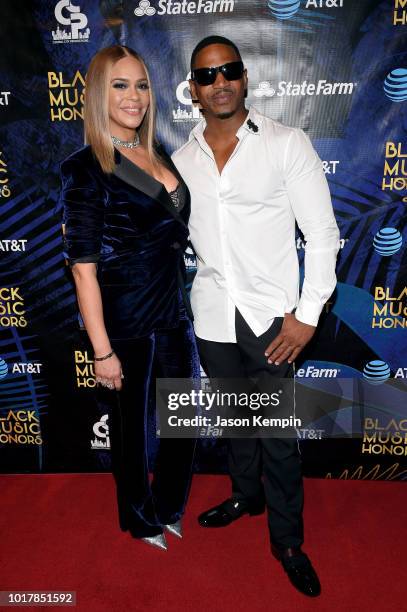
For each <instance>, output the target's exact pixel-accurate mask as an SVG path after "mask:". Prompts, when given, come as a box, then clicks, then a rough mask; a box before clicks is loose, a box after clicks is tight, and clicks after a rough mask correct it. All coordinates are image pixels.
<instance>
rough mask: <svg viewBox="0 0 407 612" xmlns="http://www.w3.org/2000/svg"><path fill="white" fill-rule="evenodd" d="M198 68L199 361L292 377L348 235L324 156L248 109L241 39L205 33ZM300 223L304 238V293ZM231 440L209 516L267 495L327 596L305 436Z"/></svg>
mask: <svg viewBox="0 0 407 612" xmlns="http://www.w3.org/2000/svg"><path fill="white" fill-rule="evenodd" d="M191 74H192V78H191V81H190V87H191V94H192V97H193V99H196V100H198V101H199V103H200V105H201V108H202V110H203V114H204V119H203V120H202V121H201V122H200V123H199V124H198V125H197V126H196V127H195V128H194V129H193V130H192V132H191V134H190V138H189V141H188V142H187V143H186V144H185V145H184V146H183V147H181V148H180V149H179V150H178V151H177V152H176V153H175V154H174V156H173V160H174V162H175V164H176V166H177V167H178V170H179V171H180V173H181V174H182V176H183V178H184V180H185V182H186V183H187V185H188V187H189V190H190V192H191V217H190V222H189V228H190V236H191V242H192V245H193V247H194V250H195V252H196V255H197V262H198V264H197V265H198V271H197V274H196V277H195V279H194V282H193V286H192V292H191V303H192V310H193V313H194V319H195V320H194V326H195V333H196V336H197V339H198V347H199V350H200V355H201V359H202V363H203V366H204V369H205V370H206V372H207V373H208V374H209V376H210V377H216V378H225V379H226V378H235V379H238V378H243V377H246V378H249V377H250V378H255V377H259V376H263V377H264V376H265V375H266V376H270V377H277V378H283V377H289V376H292V368H293V366H292V364H293V362H294V360H295V359H296V357H297V356H298V354H299V353H300V351H301V350H302V349H303V348H304V346H305V345H306V344H307V343H308V342H309V340H310V339H311V338H312V336H313V335H314V332H315V329H316V326H317V324H318V319H319V316H320V314H321V311H322V308H323V305H324V303H325V302H326V301H327V300H328V298H329V297H330V295H331V294H332V292H333V290H334V288H335V284H336V277H335V262H336V255H337V252H338V249H339V232H338V228H337V225H336V221H335V217H334V214H333V210H332V204H331V200H330V195H329V189H328V185H327V182H326V179H325V175H324V172H323V169H322V164H321V161H320V159H319V158H318V155H317V154H316V152H315V151H314V149H313V147H312V145H311V143H310V141H309V139H308V137H307V136H306V135H305V134H304V133H303V132H302V131H301V130H299V129H295V128H290V127H286V126H283V125H281V124H279V123H277V122H276V121H273V120H272V119H270V118H268V117H265V116H264V115H261V114H260V113H258V112H257V111H256V110H255V109H254V108H253V107H251V108H250V109H249V110H247V109H246V108H245V103H244V99H245V92H246V90H247V72H246V70H245V69H244V66H243V63H242V60H241V56H240V53H239V50H238V49H237V47H236V45H234V43H233V42H231V41H230V40H228V39H225V38H223V37H219V36H211V37H208V38H206V39H204V40H203V41H201V42H200V43H199V44H198V45H197V47H196V48H195V50H194V51H193V54H192V59H191ZM296 221H297V223H298V226H299V227H300V229H301V231H302V233H303V234H304V238H305V241H306V247H305V278H304V283H303V286H302V291H301V297H300V298H299V264H298V256H297V249H296V244H295V222H296ZM294 312H295V314H294ZM229 443H230V444H229V469H230V475H231V479H232V496H231V498H230V499H227V500H226V501H224V502H223V503H221V504H220V505H218V506H216V507H215V508H211V509H210V510H208V511H207V512H204V513H203V514H201V516H200V517H199V519H198V520H199V522H200V524H201V525H202V526H204V527H223V526H226V525H228V524H230V523H231V522H232V521H234V520H236V519H238V518H240V516H242V515H243V514H245V513H249V514H250V515H255V514H260V513H262V512H263V511H264V505H265V503H266V505H267V510H268V522H269V530H270V539H271V544H272V549H273V552H274V554H275V555H276V556H277V558H279V559H280V560H281V561H282V564H283V567H284V569H285V570H286V572H287V574H288V576H289V578H290V580H291V582H292V584H293V585H294V586H295V587H296V588H297V589H299V590H300V591H301V592H302V593H304V594H306V595H309V596H316V595H319V593H320V584H319V580H318V577H317V575H316V573H315V570H314V569H313V567H312V565H311V562H310V560H309V558H308V557H307V555H305V553H304V552H303V551H302V550H301V545H302V543H303V525H302V505H303V488H302V475H301V465H300V456H299V451H298V443H297V440H296V439H294V438H291V439H277V438H262V439H259V438H257V439H231V440H230V441H229ZM263 481H264V482H263Z"/></svg>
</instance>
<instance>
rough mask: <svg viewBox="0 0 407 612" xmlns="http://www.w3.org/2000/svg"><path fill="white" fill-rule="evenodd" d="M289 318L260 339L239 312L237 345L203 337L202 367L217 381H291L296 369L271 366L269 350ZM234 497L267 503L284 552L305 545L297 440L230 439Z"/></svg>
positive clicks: (278, 321) (200, 346) (277, 322)
mask: <svg viewBox="0 0 407 612" xmlns="http://www.w3.org/2000/svg"><path fill="white" fill-rule="evenodd" d="M282 322H283V319H282V318H276V319H275V320H274V322H273V324H272V326H271V327H270V328H269V329H268V330H267V331H266V332H265V333H264V334H262V335H261V336H259V337H256V336H255V335H254V333H253V332H252V331H251V329H250V327H249V326H248V325H247V323H246V322H245V320H244V319H243V317H242V315H241V314H240V313H239V311H238V310H236V340H237V343H228V342H212V341H209V340H203V339H201V338H198V349H199V353H200V357H201V362H202V365H203V367H204V369H205V371H206V373H207V374H208V375H209V376H210V377H211V378H212V377H213V378H240V379H243V378H248V377H251V378H256V379H259V378H263V379H265V380H266V379H267V377H276V378H285V377H287V376H292V367H291V366H290V365H289V364H287V362H286V363H285V364H281V365H280V366H276V365H270V364H268V363H267V360H266V357H265V355H264V351H265V349H266V348H267V346H268V345H269V344H270V342H272V340H273V339H274V338H275V337H276V336H277V335H278V333H279V331H280V329H281V326H282ZM228 461H229V470H230V476H231V479H232V495H233V497H235V498H237V499H242V500H245V501H248V502H249V503H252V502H254V503H256V502H261V501H262V500H264V499H265V501H266V504H267V510H268V524H269V530H270V539H271V542H272V544H273V545H274V546H276V547H277V548H279V549H284V548H288V547H296V546H301V544H302V543H303V521H302V508H303V484H302V474H301V459H300V453H299V449H298V443H297V440H296V439H294V438H287V439H281V438H261V439H260V438H252V439H238V438H234V439H230V440H229V452H228Z"/></svg>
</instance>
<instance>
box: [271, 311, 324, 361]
mask: <svg viewBox="0 0 407 612" xmlns="http://www.w3.org/2000/svg"><path fill="white" fill-rule="evenodd" d="M315 330H316V327H314V326H313V325H307V324H306V323H301V321H298V320H297V319H296V318H295V315H293V314H288V313H287V314H286V315H285V317H284V322H283V326H282V328H281V331H280V333H279V334H278V336H277V338H274V340H273V342H272V343H271V344H269V346H268V347H267V349H266V352H265V355H266V357H268V359H267V363H274V364H275V365H280V363H282V362H283V361H285V360H287V361H288V363H292V362H293V361H294V360H295V359H296V358H297V356H298V355H299V353H300V352H301V351H302V349H303V348H304V346H305V345H306V344H308V342H309V341H310V340H311V338H312V336H313V335H314V333H315Z"/></svg>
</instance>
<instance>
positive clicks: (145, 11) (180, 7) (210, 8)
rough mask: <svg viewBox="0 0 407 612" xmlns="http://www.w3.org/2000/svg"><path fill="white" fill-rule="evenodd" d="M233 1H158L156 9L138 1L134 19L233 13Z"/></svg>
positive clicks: (146, 2)
mask: <svg viewBox="0 0 407 612" xmlns="http://www.w3.org/2000/svg"><path fill="white" fill-rule="evenodd" d="M234 8H235V2H234V0H214V1H213V0H193V1H190V0H159V1H158V8H157V9H155V7H154V6H152V3H151V2H150V0H140V2H139V4H138V6H137V7H136V8H135V9H134V14H135V16H136V17H144V16H146V17H152V16H153V15H155V14H157V15H197V14H209V13H233V10H234Z"/></svg>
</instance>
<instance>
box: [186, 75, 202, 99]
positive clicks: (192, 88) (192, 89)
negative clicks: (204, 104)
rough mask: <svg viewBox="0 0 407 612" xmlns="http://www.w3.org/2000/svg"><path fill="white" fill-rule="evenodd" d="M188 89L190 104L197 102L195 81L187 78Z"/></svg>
mask: <svg viewBox="0 0 407 612" xmlns="http://www.w3.org/2000/svg"><path fill="white" fill-rule="evenodd" d="M188 82H189V91H190V92H191V98H192V104H199V100H198V95H197V93H196V85H195V81H193V80H192V79H189V81H188Z"/></svg>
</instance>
